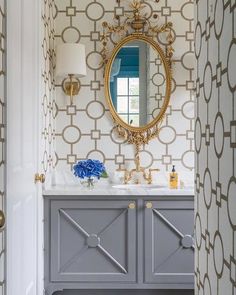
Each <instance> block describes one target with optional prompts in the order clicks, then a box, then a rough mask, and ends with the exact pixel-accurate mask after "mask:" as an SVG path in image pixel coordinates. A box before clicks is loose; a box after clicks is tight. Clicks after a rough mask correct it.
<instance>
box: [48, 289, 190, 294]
mask: <svg viewBox="0 0 236 295" xmlns="http://www.w3.org/2000/svg"><path fill="white" fill-rule="evenodd" d="M111 294H112V295H194V290H155V289H150V290H140V289H139V290H135V289H131V290H127V289H123V290H114V289H107V290H91V289H89V290H79V291H78V290H64V291H58V292H56V293H54V295H111Z"/></svg>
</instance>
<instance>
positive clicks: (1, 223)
mask: <svg viewBox="0 0 236 295" xmlns="http://www.w3.org/2000/svg"><path fill="white" fill-rule="evenodd" d="M4 226H5V215H4V213H3V211H2V210H0V231H1V230H2V229H3V228H4Z"/></svg>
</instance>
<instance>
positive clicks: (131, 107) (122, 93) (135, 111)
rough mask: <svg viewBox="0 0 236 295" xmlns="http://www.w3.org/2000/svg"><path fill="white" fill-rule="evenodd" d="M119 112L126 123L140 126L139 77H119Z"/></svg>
mask: <svg viewBox="0 0 236 295" xmlns="http://www.w3.org/2000/svg"><path fill="white" fill-rule="evenodd" d="M117 113H118V114H119V116H120V117H121V118H122V120H123V121H125V122H126V123H128V124H130V125H133V126H139V78H136V77H134V78H132V77H127V78H117Z"/></svg>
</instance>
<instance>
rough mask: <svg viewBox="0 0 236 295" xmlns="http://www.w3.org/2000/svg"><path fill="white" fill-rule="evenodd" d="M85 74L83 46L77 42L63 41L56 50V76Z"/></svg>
mask: <svg viewBox="0 0 236 295" xmlns="http://www.w3.org/2000/svg"><path fill="white" fill-rule="evenodd" d="M68 75H73V76H75V77H77V78H81V77H84V76H86V55H85V46H84V45H83V44H78V43H63V44H60V45H58V46H57V50H56V76H57V77H61V78H64V77H66V76H68Z"/></svg>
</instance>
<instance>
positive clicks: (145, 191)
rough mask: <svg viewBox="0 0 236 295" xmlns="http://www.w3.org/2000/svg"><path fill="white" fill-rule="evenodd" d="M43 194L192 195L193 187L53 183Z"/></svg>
mask: <svg viewBox="0 0 236 295" xmlns="http://www.w3.org/2000/svg"><path fill="white" fill-rule="evenodd" d="M43 195H44V196H62V195H65V196H77V195H78V196H85V195H87V196H93V195H94V196H96V195H100V196H104V195H109V196H113V195H114V196H119V195H129V196H135V195H138V196H146V195H147V196H175V195H176V196H178V195H179V196H194V189H193V188H184V189H169V188H167V187H160V188H142V187H138V186H137V188H129V189H117V188H114V187H112V185H111V184H96V185H95V187H94V188H93V189H88V188H84V187H82V186H81V185H79V184H78V185H55V186H51V187H50V186H48V187H45V188H44V189H43Z"/></svg>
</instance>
